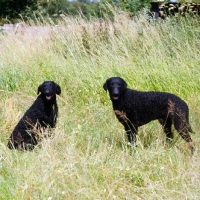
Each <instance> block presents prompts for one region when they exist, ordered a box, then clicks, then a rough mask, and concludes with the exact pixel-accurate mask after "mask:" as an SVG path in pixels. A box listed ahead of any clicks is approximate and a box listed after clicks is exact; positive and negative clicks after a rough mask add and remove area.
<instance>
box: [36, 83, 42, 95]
mask: <svg viewBox="0 0 200 200" xmlns="http://www.w3.org/2000/svg"><path fill="white" fill-rule="evenodd" d="M41 89H42V85H39V86H38V91H37V94H39V93H40V92H42V91H41Z"/></svg>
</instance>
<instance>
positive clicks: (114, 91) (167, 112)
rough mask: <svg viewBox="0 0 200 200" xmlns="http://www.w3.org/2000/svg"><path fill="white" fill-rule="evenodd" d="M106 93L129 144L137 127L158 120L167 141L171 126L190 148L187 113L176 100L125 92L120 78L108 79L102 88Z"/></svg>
mask: <svg viewBox="0 0 200 200" xmlns="http://www.w3.org/2000/svg"><path fill="white" fill-rule="evenodd" d="M103 88H104V90H106V91H107V90H108V91H109V95H110V99H111V101H112V105H113V110H114V112H115V114H116V116H117V118H118V120H119V121H120V122H121V123H122V124H123V125H124V128H125V131H126V133H127V135H128V140H129V142H130V143H132V144H134V143H135V142H136V134H137V132H138V127H140V126H142V125H144V124H147V123H148V122H150V121H152V120H158V121H159V122H160V124H161V125H162V126H163V129H164V132H165V134H166V137H167V139H168V140H171V139H172V138H173V133H172V131H171V126H172V124H174V127H175V129H176V130H177V131H178V132H179V134H180V135H181V136H182V138H183V139H184V140H185V141H186V142H188V143H189V146H192V143H191V142H192V139H191V137H190V135H189V133H188V132H189V131H190V132H192V129H191V127H190V124H189V119H188V116H189V109H188V106H187V104H186V103H185V102H184V101H183V100H182V99H181V98H179V97H178V96H176V95H174V94H171V93H166V92H140V91H136V90H131V89H128V88H127V83H126V82H125V81H124V80H123V79H122V78H120V77H111V78H109V79H107V80H106V82H105V83H104V85H103Z"/></svg>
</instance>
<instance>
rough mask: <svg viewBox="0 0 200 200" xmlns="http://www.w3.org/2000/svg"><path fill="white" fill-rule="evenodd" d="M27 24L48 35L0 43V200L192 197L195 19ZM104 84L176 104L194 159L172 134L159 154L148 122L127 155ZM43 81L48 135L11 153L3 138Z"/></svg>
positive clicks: (195, 180) (199, 95) (195, 176)
mask: <svg viewBox="0 0 200 200" xmlns="http://www.w3.org/2000/svg"><path fill="white" fill-rule="evenodd" d="M34 25H38V26H40V27H41V29H42V28H43V29H45V30H46V29H47V27H49V28H48V30H50V31H48V33H46V34H43V33H42V32H40V31H38V32H37V33H35V32H34V33H30V32H27V31H24V32H23V33H18V34H15V35H1V36H0V59H1V63H0V74H1V76H0V95H1V98H0V130H1V137H0V146H1V148H0V199H15V200H21V199H49V200H50V199H56V200H57V199H63V200H64V199H73V200H74V199H148V200H149V199H199V197H200V173H199V172H200V165H199V162H200V159H199V147H200V146H199V141H200V138H199V132H200V129H199V124H200V120H199V118H200V114H199V113H200V107H199V101H200V78H199V77H200V67H199V64H200V57H199V47H200V28H199V20H198V19H194V18H193V19H179V21H174V20H173V19H167V20H165V21H159V22H156V23H155V22H154V21H153V20H151V19H149V17H148V16H147V15H145V14H141V15H138V16H137V17H135V18H134V19H130V18H128V17H127V16H126V14H120V15H116V16H115V18H114V22H110V21H109V20H107V21H106V20H105V21H103V22H101V23H100V22H98V21H96V22H91V21H86V20H84V19H82V18H76V19H71V18H69V17H67V16H63V20H62V21H60V26H59V27H58V26H57V28H55V26H54V25H53V24H52V23H44V22H43V23H39V22H38V24H34ZM111 76H121V77H123V78H124V79H125V80H126V81H127V83H128V86H129V87H130V88H133V89H137V90H142V91H147V90H148V91H149V90H156V91H158V90H159V91H167V92H172V93H174V94H176V95H178V96H180V97H181V98H183V99H184V100H185V101H186V102H187V103H188V105H189V108H190V123H191V125H192V127H193V129H194V130H195V132H196V133H197V134H193V135H192V138H193V140H194V142H195V152H194V155H193V156H191V155H190V152H189V151H188V149H187V146H186V144H185V142H184V141H183V140H182V139H181V138H180V137H179V136H178V134H177V133H176V134H175V135H176V137H175V140H174V143H173V144H172V145H171V146H170V147H165V146H164V145H163V141H164V134H163V132H162V128H161V127H160V126H159V124H158V123H157V122H151V123H149V124H147V125H145V126H143V127H141V128H140V129H139V134H138V147H137V149H136V152H131V151H130V149H129V147H128V146H127V145H126V144H127V138H126V135H125V133H124V129H123V127H122V126H121V124H119V122H118V121H117V120H116V118H115V116H114V114H113V111H112V107H111V102H110V101H109V97H108V95H107V94H106V93H105V91H103V88H102V85H103V83H104V81H105V80H106V79H107V78H109V77H111ZM44 80H54V81H55V82H57V83H58V84H59V85H60V86H61V88H62V93H61V96H59V97H58V100H57V101H58V106H59V118H58V123H57V127H56V128H55V131H54V135H53V136H52V137H50V138H47V139H44V140H43V141H42V142H41V144H40V145H38V146H37V147H36V148H35V149H34V150H33V151H32V152H25V153H23V152H20V151H17V150H16V151H15V150H13V151H11V150H9V149H8V148H7V147H6V144H7V139H8V137H9V136H10V134H11V132H12V130H13V128H14V126H15V125H16V124H17V122H18V120H19V119H20V117H21V116H22V115H23V113H24V112H25V111H26V110H27V109H28V108H29V106H30V105H31V104H32V103H33V101H34V99H35V98H36V96H37V94H36V93H37V87H38V85H39V84H41V83H42V82H43V81H44Z"/></svg>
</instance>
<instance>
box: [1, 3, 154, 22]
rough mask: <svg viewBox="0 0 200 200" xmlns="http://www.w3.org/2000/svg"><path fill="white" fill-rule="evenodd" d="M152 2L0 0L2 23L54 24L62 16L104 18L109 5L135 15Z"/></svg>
mask: <svg viewBox="0 0 200 200" xmlns="http://www.w3.org/2000/svg"><path fill="white" fill-rule="evenodd" d="M150 2H151V0H142V1H141V0H129V1H124V0H114V1H113V0H101V1H98V0H91V1H90V0H77V1H76V0H75V1H73V0H72V1H67V0H51V1H49V0H27V1H19V0H17V1H16V0H0V5H1V7H0V19H1V18H2V19H1V20H0V23H2V24H3V23H5V22H7V23H8V21H10V22H17V20H18V19H19V18H20V19H21V18H23V19H24V20H27V19H35V16H36V17H37V18H39V17H43V18H49V17H50V18H52V20H54V22H56V20H57V19H59V18H60V15H62V14H65V15H70V16H79V15H82V16H83V15H84V17H86V18H88V19H89V18H91V17H98V18H102V17H104V15H103V13H105V12H107V14H108V15H111V17H112V13H111V12H109V9H107V8H108V7H106V6H105V5H106V4H107V3H109V4H110V5H112V7H115V8H116V9H118V10H120V11H121V10H123V11H124V10H126V11H128V12H130V15H135V14H136V13H137V12H138V11H139V10H141V8H144V7H146V8H147V7H149V6H150Z"/></svg>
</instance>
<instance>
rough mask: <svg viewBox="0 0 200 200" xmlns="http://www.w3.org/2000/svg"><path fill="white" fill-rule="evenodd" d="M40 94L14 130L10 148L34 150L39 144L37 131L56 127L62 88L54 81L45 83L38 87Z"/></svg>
mask: <svg viewBox="0 0 200 200" xmlns="http://www.w3.org/2000/svg"><path fill="white" fill-rule="evenodd" d="M39 93H41V94H40V95H39V96H38V97H37V99H36V100H35V102H34V103H33V104H32V106H31V107H30V108H29V109H28V110H27V111H26V113H25V114H24V116H23V117H22V118H21V119H20V121H19V122H18V124H17V125H16V127H15V128H14V130H13V132H12V134H11V136H10V138H9V141H8V148H10V149H13V148H16V149H21V150H32V149H33V148H34V146H35V145H36V144H37V143H38V142H37V139H36V131H35V129H37V128H38V127H40V130H41V128H47V127H48V126H49V127H51V128H54V127H55V124H56V119H57V115H58V106H57V102H56V94H58V95H59V94H60V93H61V88H60V86H59V85H58V84H56V83H55V82H53V81H45V82H44V83H42V84H41V85H40V86H39V87H38V94H39ZM40 130H37V131H40Z"/></svg>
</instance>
